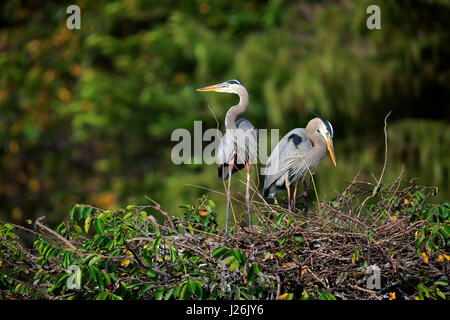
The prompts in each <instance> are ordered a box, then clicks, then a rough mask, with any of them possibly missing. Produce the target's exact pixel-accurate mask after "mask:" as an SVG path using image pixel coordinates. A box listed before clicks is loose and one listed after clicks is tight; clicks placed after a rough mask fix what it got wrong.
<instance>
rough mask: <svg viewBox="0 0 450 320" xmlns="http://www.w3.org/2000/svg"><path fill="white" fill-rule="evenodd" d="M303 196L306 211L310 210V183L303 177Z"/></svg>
mask: <svg viewBox="0 0 450 320" xmlns="http://www.w3.org/2000/svg"><path fill="white" fill-rule="evenodd" d="M302 196H303V197H304V198H305V212H308V184H307V183H306V180H305V179H303V194H302Z"/></svg>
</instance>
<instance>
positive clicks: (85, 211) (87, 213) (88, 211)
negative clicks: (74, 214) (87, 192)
mask: <svg viewBox="0 0 450 320" xmlns="http://www.w3.org/2000/svg"><path fill="white" fill-rule="evenodd" d="M92 211H94V208H92V207H84V209H83V217H84V218H85V219H87V218H90V217H91V213H92Z"/></svg>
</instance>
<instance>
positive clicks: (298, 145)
mask: <svg viewBox="0 0 450 320" xmlns="http://www.w3.org/2000/svg"><path fill="white" fill-rule="evenodd" d="M311 149H312V144H311V141H310V140H309V139H308V136H307V135H306V130H305V129H304V128H296V129H293V130H291V131H289V132H288V133H287V134H286V135H285V136H284V137H283V138H282V139H281V140H280V142H279V143H278V144H277V145H276V146H275V148H274V149H273V151H272V153H271V154H270V157H269V159H268V161H267V165H266V168H265V175H266V176H265V179H264V196H265V197H267V196H269V197H270V198H272V197H274V196H275V194H277V193H278V192H279V191H281V190H283V189H285V187H286V186H285V183H286V178H289V180H290V181H292V180H295V179H296V178H298V176H299V175H301V172H299V169H301V168H299V167H301V166H299V165H301V163H302V154H305V153H307V152H308V151H310V150H311ZM300 171H301V170H300Z"/></svg>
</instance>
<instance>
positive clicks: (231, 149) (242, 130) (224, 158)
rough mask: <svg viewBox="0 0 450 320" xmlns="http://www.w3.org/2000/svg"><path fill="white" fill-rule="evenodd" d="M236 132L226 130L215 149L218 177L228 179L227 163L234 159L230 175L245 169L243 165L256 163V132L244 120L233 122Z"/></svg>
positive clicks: (249, 123) (248, 122)
mask: <svg viewBox="0 0 450 320" xmlns="http://www.w3.org/2000/svg"><path fill="white" fill-rule="evenodd" d="M235 125H236V128H237V130H235V131H232V130H227V132H226V133H225V135H224V136H223V138H222V141H221V142H220V144H219V146H218V149H217V164H218V175H219V178H220V179H224V180H226V179H227V178H228V173H229V172H228V170H229V169H228V163H229V161H230V159H231V157H234V166H233V168H232V171H231V174H233V173H234V172H236V171H239V170H241V169H243V168H244V167H245V163H247V162H250V163H256V160H257V155H258V130H257V129H255V127H254V126H253V125H252V124H251V122H250V121H248V120H247V119H245V118H241V119H239V120H238V121H236V122H235Z"/></svg>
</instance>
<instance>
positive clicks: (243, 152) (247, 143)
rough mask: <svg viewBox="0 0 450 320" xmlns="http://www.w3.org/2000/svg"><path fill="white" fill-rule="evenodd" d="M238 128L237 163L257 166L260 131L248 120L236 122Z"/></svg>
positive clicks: (243, 119) (241, 119)
mask: <svg viewBox="0 0 450 320" xmlns="http://www.w3.org/2000/svg"><path fill="white" fill-rule="evenodd" d="M235 124H236V128H237V149H238V150H237V153H238V154H237V156H238V159H237V163H240V164H243V163H246V162H249V163H250V164H256V163H257V160H258V129H256V128H255V127H254V126H253V125H252V123H251V122H250V121H249V120H247V119H246V118H240V119H239V120H238V121H236V122H235Z"/></svg>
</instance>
